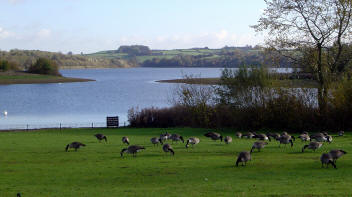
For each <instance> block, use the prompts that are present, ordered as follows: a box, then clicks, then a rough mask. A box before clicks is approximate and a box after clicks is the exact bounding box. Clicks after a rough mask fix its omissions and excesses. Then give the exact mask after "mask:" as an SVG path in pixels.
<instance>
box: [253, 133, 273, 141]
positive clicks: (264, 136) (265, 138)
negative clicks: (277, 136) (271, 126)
mask: <svg viewBox="0 0 352 197" xmlns="http://www.w3.org/2000/svg"><path fill="white" fill-rule="evenodd" d="M253 138H256V139H259V140H269V141H271V139H270V137H268V136H267V135H265V134H258V135H255V136H254V137H253Z"/></svg>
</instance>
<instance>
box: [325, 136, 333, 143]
mask: <svg viewBox="0 0 352 197" xmlns="http://www.w3.org/2000/svg"><path fill="white" fill-rule="evenodd" d="M325 141H327V142H329V144H331V142H332V136H331V135H326V136H325Z"/></svg>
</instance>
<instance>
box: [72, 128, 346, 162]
mask: <svg viewBox="0 0 352 197" xmlns="http://www.w3.org/2000/svg"><path fill="white" fill-rule="evenodd" d="M343 135H344V132H343V131H340V132H339V133H338V136H343ZM94 136H95V137H96V138H97V139H98V140H99V142H101V141H102V140H105V142H107V137H106V136H105V135H103V134H95V135H94ZM204 136H205V137H208V138H210V139H212V140H215V141H216V140H220V141H223V140H224V142H225V143H226V144H228V143H231V142H232V138H231V137H230V136H226V137H225V138H224V139H223V136H222V135H221V134H219V133H216V132H208V133H206V134H204ZM236 136H237V137H238V138H247V139H252V138H253V139H257V140H258V141H256V142H254V143H253V145H252V147H251V149H250V151H242V152H240V153H239V155H238V157H237V161H236V166H238V165H239V164H240V163H241V164H242V166H244V165H246V163H247V162H248V161H250V160H251V154H252V152H253V150H254V149H257V150H258V152H260V150H261V149H263V148H264V147H265V146H266V145H268V142H267V141H269V142H271V141H272V140H276V141H278V142H279V147H280V146H281V144H284V145H287V144H290V145H291V147H292V146H293V142H294V141H295V139H296V138H295V137H294V136H291V135H289V134H288V133H287V132H283V133H281V134H279V133H266V134H263V133H260V134H257V133H256V132H248V133H245V134H242V133H240V132H237V133H236ZM298 138H300V139H301V140H302V141H304V142H309V144H306V145H304V146H303V147H302V152H304V151H305V149H311V150H313V151H315V150H317V149H319V148H321V147H322V145H323V143H324V142H327V143H331V142H332V140H333V138H332V136H331V135H329V134H328V133H327V132H322V133H315V134H312V135H309V133H308V132H303V133H302V134H300V135H299V136H298ZM168 140H171V141H172V142H181V141H182V143H184V139H183V137H182V136H180V135H179V134H170V133H167V132H166V133H163V134H161V135H160V136H159V137H153V138H151V139H150V142H151V143H152V144H153V145H154V146H156V145H159V144H160V145H162V150H163V151H164V152H165V153H170V154H171V155H175V151H174V149H173V148H172V146H171V145H170V144H168V143H165V142H166V141H168ZM199 142H200V140H199V138H197V137H190V138H188V139H187V142H186V146H185V147H186V148H189V147H190V146H192V148H193V146H194V145H196V144H198V143H199ZM122 143H123V144H126V145H128V147H127V148H123V149H122V150H121V152H120V155H121V157H123V154H125V153H128V154H132V155H133V156H134V157H135V156H136V155H137V152H139V151H141V150H143V149H145V147H144V146H139V145H130V140H129V138H128V137H126V136H125V137H122ZM81 146H86V145H85V144H83V143H80V142H72V143H70V144H68V145H67V146H66V152H67V151H68V150H69V149H70V148H73V149H75V151H77V149H79V148H80V147H81ZM346 153H347V152H346V151H344V150H335V149H334V150H331V151H330V152H328V153H323V154H322V155H321V157H320V161H321V164H322V167H324V165H326V167H328V165H329V164H331V165H332V166H333V167H334V168H336V161H337V159H338V158H340V157H341V156H343V155H344V154H346Z"/></svg>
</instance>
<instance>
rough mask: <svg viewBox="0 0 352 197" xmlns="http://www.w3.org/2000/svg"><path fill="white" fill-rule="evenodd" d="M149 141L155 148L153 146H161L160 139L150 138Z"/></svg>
mask: <svg viewBox="0 0 352 197" xmlns="http://www.w3.org/2000/svg"><path fill="white" fill-rule="evenodd" d="M150 141H151V142H152V144H153V145H154V146H155V145H158V146H159V143H160V144H161V145H163V141H162V140H161V139H160V138H158V137H153V138H151V139H150Z"/></svg>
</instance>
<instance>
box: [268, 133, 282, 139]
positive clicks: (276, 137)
mask: <svg viewBox="0 0 352 197" xmlns="http://www.w3.org/2000/svg"><path fill="white" fill-rule="evenodd" d="M266 136H268V137H272V138H274V139H275V140H279V138H280V136H281V135H280V134H279V133H267V134H266Z"/></svg>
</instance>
